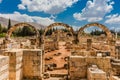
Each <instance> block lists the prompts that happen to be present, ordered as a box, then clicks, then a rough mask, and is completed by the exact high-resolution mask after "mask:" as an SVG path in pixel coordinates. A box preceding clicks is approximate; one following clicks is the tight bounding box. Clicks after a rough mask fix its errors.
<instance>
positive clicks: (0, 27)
mask: <svg viewBox="0 0 120 80" xmlns="http://www.w3.org/2000/svg"><path fill="white" fill-rule="evenodd" d="M0 33H2V25H1V24H0Z"/></svg>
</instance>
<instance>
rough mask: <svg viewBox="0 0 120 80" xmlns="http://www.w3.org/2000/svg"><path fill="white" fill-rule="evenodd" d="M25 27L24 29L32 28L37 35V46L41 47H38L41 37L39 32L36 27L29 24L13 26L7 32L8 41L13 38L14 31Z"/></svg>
mask: <svg viewBox="0 0 120 80" xmlns="http://www.w3.org/2000/svg"><path fill="white" fill-rule="evenodd" d="M23 26H24V27H31V28H32V29H33V30H34V31H35V33H36V45H37V46H40V45H38V44H40V42H39V38H40V35H39V32H38V30H37V29H36V28H35V27H34V26H32V25H30V24H28V23H18V24H15V25H14V26H12V27H11V28H10V29H9V30H8V31H7V34H6V40H7V39H8V38H10V37H11V35H12V32H13V31H15V30H16V29H17V28H18V27H23Z"/></svg>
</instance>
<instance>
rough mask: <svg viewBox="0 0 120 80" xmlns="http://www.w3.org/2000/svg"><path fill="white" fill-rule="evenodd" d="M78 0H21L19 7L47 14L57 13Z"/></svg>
mask: <svg viewBox="0 0 120 80" xmlns="http://www.w3.org/2000/svg"><path fill="white" fill-rule="evenodd" d="M77 1H78V0H21V4H19V5H18V8H19V9H23V10H24V9H28V10H29V11H30V12H33V11H37V12H45V13H49V14H58V13H60V12H62V11H64V10H66V8H67V7H71V6H72V5H73V4H74V3H76V2H77Z"/></svg>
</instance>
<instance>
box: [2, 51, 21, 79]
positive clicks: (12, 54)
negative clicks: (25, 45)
mask: <svg viewBox="0 0 120 80" xmlns="http://www.w3.org/2000/svg"><path fill="white" fill-rule="evenodd" d="M0 55H4V56H9V80H21V79H22V76H23V75H22V67H23V66H22V65H23V64H22V59H23V58H22V56H23V51H22V50H20V49H19V50H18V49H11V50H3V51H1V53H0Z"/></svg>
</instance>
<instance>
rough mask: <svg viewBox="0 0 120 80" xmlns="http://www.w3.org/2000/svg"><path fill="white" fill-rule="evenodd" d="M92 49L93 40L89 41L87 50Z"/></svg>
mask: <svg viewBox="0 0 120 80" xmlns="http://www.w3.org/2000/svg"><path fill="white" fill-rule="evenodd" d="M91 48H92V39H87V50H90V49H91Z"/></svg>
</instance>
